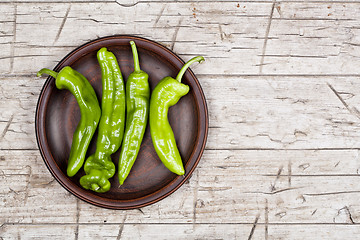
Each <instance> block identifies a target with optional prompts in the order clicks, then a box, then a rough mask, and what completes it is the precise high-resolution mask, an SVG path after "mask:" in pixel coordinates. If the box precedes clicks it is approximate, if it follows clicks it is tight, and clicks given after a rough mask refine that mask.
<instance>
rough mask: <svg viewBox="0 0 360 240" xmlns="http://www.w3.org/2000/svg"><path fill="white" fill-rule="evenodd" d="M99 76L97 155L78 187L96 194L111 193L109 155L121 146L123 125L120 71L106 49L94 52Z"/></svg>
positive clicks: (89, 163) (112, 172) (123, 94)
mask: <svg viewBox="0 0 360 240" xmlns="http://www.w3.org/2000/svg"><path fill="white" fill-rule="evenodd" d="M97 59H98V62H99V64H100V68H101V76H102V100H101V109H102V113H101V118H100V123H99V132H98V138H97V142H96V151H95V153H94V154H93V155H91V156H90V157H89V158H88V159H87V160H86V161H85V165H84V170H85V173H86V175H85V176H83V177H81V178H80V185H81V186H83V187H84V188H85V189H90V190H92V191H95V192H101V193H102V192H107V191H109V189H110V186H111V184H110V182H109V180H108V179H109V178H111V177H112V176H114V174H115V165H114V163H113V162H112V160H111V154H113V153H115V152H116V151H117V150H118V149H119V147H120V144H121V141H122V139H123V135H124V125H125V89H124V81H123V77H122V74H121V71H120V67H119V65H118V62H117V60H116V57H115V55H114V54H113V53H111V52H108V51H107V49H106V48H101V49H100V50H99V51H98V52H97Z"/></svg>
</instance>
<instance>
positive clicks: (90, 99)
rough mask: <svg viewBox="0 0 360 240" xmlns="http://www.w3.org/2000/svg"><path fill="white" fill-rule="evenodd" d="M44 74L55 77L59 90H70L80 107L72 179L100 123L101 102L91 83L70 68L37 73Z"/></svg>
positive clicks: (71, 162)
mask: <svg viewBox="0 0 360 240" xmlns="http://www.w3.org/2000/svg"><path fill="white" fill-rule="evenodd" d="M42 74H48V75H50V76H52V77H54V78H55V85H56V87H57V88H58V89H67V90H69V91H70V92H71V93H72V95H74V97H75V99H76V101H77V103H78V104H79V107H80V113H81V120H80V122H79V124H78V125H77V127H76V130H75V132H74V135H73V139H72V144H71V150H70V156H69V160H68V166H67V175H68V176H69V177H72V176H74V175H75V174H76V173H77V172H78V171H79V169H80V168H81V167H82V165H83V163H84V160H85V155H86V151H87V149H88V147H89V144H90V141H91V138H92V137H93V135H94V133H95V130H96V127H97V125H98V123H99V119H100V115H101V110H100V106H99V101H98V99H97V97H96V94H95V91H94V89H93V87H92V86H91V84H90V83H89V81H88V80H87V79H86V78H85V77H84V76H83V75H82V74H80V73H79V72H77V71H75V70H74V69H72V68H71V67H69V66H67V67H64V68H63V69H61V71H60V72H59V73H56V72H54V71H52V70H49V69H46V68H44V69H41V70H40V71H39V72H38V73H37V76H39V77H40V76H41V75H42Z"/></svg>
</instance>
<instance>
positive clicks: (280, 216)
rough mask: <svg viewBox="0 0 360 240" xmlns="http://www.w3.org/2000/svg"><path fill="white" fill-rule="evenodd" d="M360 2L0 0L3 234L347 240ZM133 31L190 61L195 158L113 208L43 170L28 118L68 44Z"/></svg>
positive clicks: (357, 140) (355, 195) (359, 78)
mask: <svg viewBox="0 0 360 240" xmlns="http://www.w3.org/2000/svg"><path fill="white" fill-rule="evenodd" d="M359 14H360V2H359V1H357V0H354V1H353V0H345V1H342V0H337V1H331V0H327V1H326V0H324V1H321V0H314V1H303V0H294V1H291V0H289V1H272V0H261V1H226V0H224V1H220V0H219V1H212V2H210V1H206V0H202V1H185V0H184V1H181V0H179V1H170V0H157V1H154V0H139V1H136V0H127V1H106V0H100V1H90V0H79V1H77V0H73V1H71V2H62V1H57V0H45V1H41V0H17V1H9V0H0V43H1V44H0V82H1V85H0V90H1V94H0V100H1V105H0V148H1V150H0V180H1V182H0V183H1V184H0V196H1V198H0V200H1V201H0V206H1V207H0V224H1V225H0V239H13V238H17V239H23V238H24V239H29V238H37V237H39V238H44V239H344V238H353V239H354V238H355V236H358V235H359V234H360V227H359V223H360V202H359V199H360V184H358V181H359V176H360V159H359V150H360V112H359V110H358V109H360V94H359V93H360V18H359ZM113 34H133V35H137V36H141V37H146V38H149V39H152V40H155V41H158V42H160V43H162V44H163V45H165V46H167V47H168V48H170V49H172V50H173V51H175V52H176V53H177V54H179V55H180V56H181V57H182V58H183V59H184V60H188V59H190V58H191V57H193V56H196V55H203V56H205V58H206V62H205V63H204V64H201V65H194V66H193V67H192V70H193V71H194V72H195V74H196V75H197V76H198V78H199V81H200V83H201V85H202V87H203V90H204V92H205V95H206V98H207V104H208V109H209V117H210V120H209V122H210V129H209V135H208V141H207V145H206V150H205V152H204V155H203V157H202V160H201V161H200V163H199V165H198V167H197V169H196V170H195V172H194V174H193V176H192V177H191V178H190V180H189V181H188V182H187V183H186V184H185V185H183V186H182V187H181V188H180V189H179V190H178V191H176V192H175V193H174V194H172V195H171V196H169V197H167V198H166V199H164V200H162V201H160V202H158V203H156V204H153V205H151V206H148V207H144V208H142V209H138V210H130V211H120V210H118V211H114V210H107V209H102V208H98V207H94V206H92V205H90V204H87V203H85V202H82V201H81V200H78V199H77V198H75V197H74V196H73V195H71V194H69V193H68V192H67V191H66V190H64V189H63V188H62V187H61V186H60V185H59V183H58V182H56V181H55V180H54V178H53V177H52V176H51V174H50V173H49V171H48V169H47V168H46V166H45V164H44V162H43V160H42V158H41V156H40V153H39V151H38V148H37V144H36V139H35V131H34V115H35V108H36V103H37V100H38V96H39V93H40V90H41V88H42V86H43V84H44V81H45V78H36V77H35V73H36V71H37V70H39V69H40V68H42V67H48V68H53V67H54V66H55V65H56V64H57V62H58V61H59V60H61V59H62V58H63V57H64V56H65V55H66V54H67V53H68V52H70V51H71V50H73V49H74V48H76V47H77V46H79V45H81V44H83V43H86V42H88V41H89V40H93V39H96V38H98V37H102V36H108V35H113Z"/></svg>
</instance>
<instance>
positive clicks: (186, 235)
mask: <svg viewBox="0 0 360 240" xmlns="http://www.w3.org/2000/svg"><path fill="white" fill-rule="evenodd" d="M252 228H253V226H252V225H250V224H249V225H225V224H224V225H216V224H202V225H194V226H193V225H191V224H189V225H183V224H167V225H162V224H150V225H148V224H140V225H139V224H124V225H121V224H119V225H114V224H103V225H93V224H91V225H79V226H76V225H55V224H49V225H36V224H35V225H5V226H3V227H2V229H0V237H2V238H4V239H13V238H17V237H19V236H26V237H27V238H36V239H44V238H47V239H64V238H66V239H155V238H156V239H184V240H185V239H247V238H248V237H250V238H251V239H263V238H264V234H265V233H264V230H263V228H264V227H263V226H255V228H254V230H253V231H252ZM349 231H351V230H350V229H349ZM60 233H61V234H60ZM250 234H251V235H250Z"/></svg>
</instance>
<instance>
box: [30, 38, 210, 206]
mask: <svg viewBox="0 0 360 240" xmlns="http://www.w3.org/2000/svg"><path fill="white" fill-rule="evenodd" d="M116 39H132V40H135V41H136V40H139V41H145V42H148V43H150V44H151V45H156V46H157V47H160V48H161V49H163V50H164V51H166V52H168V53H169V54H171V55H172V56H173V57H175V58H176V59H177V60H179V61H180V62H182V64H184V63H185V61H184V60H183V59H181V58H180V57H179V56H178V55H177V54H176V53H174V52H173V51H172V50H171V49H169V48H167V47H166V46H164V45H162V44H160V43H159V42H156V41H154V40H150V39H147V38H144V37H139V36H136V35H128V34H116V35H110V36H104V37H100V38H97V39H94V40H90V41H88V42H86V43H83V44H81V45H80V46H78V47H76V48H74V49H73V50H71V51H70V52H69V53H67V54H66V55H65V56H64V57H63V58H62V59H61V60H60V61H59V62H58V63H57V64H56V66H55V67H54V71H58V70H60V67H61V65H62V64H63V62H65V61H66V60H68V59H69V58H70V57H71V56H73V55H74V54H76V53H78V52H79V51H81V50H82V49H84V48H86V47H89V46H91V45H93V44H96V43H99V42H103V41H107V40H116ZM187 72H189V73H190V74H191V76H192V78H193V79H194V83H195V84H196V86H197V90H198V92H199V96H200V98H201V101H200V103H202V105H203V109H199V110H200V111H203V114H199V120H198V121H199V122H201V123H203V124H204V126H203V128H204V130H203V132H204V134H203V136H199V135H198V136H197V138H200V139H199V143H200V147H198V148H195V149H194V151H193V153H192V155H193V154H195V153H196V152H197V151H198V153H196V154H198V157H197V158H196V160H195V162H194V164H193V166H192V167H191V169H190V170H189V171H188V172H187V173H185V175H184V177H182V176H177V177H175V178H174V180H172V181H171V182H170V183H168V184H167V185H166V186H165V187H164V188H161V189H159V190H157V191H155V192H152V193H151V194H153V193H156V192H158V191H160V190H162V189H166V188H168V187H169V186H172V185H173V184H174V182H175V181H176V180H177V179H179V177H182V179H180V182H179V183H176V185H175V186H172V189H170V190H169V191H166V192H165V194H162V195H160V196H159V197H156V198H155V199H152V200H150V201H146V202H143V203H139V204H134V205H129V206H119V205H116V204H111V205H110V204H103V203H99V202H94V201H92V200H90V199H88V198H86V197H84V196H83V195H81V194H79V193H78V192H77V191H75V190H73V189H71V188H70V187H69V186H68V185H67V184H66V183H65V182H64V181H63V179H62V178H61V177H59V176H58V175H57V173H56V172H55V171H54V170H53V168H52V166H51V164H50V162H49V159H47V156H46V155H47V153H46V151H45V149H46V146H43V142H46V140H44V139H41V135H42V132H45V130H41V129H40V127H39V122H41V115H40V110H41V109H40V105H42V104H43V102H44V101H43V99H44V97H45V95H46V94H45V90H46V89H47V88H48V87H49V85H50V84H51V81H52V79H53V78H52V77H51V76H49V77H47V79H46V80H45V82H44V84H43V86H42V88H41V91H40V93H39V97H38V101H37V104H36V110H35V135H36V142H37V145H38V149H39V151H40V155H41V157H42V159H43V161H44V163H45V165H46V167H47V168H48V170H49V172H50V173H51V175H52V176H53V177H54V179H56V181H57V182H58V183H59V184H60V185H61V186H62V187H63V188H64V189H66V190H67V191H68V192H69V193H71V194H72V195H74V196H75V197H77V198H79V199H81V200H83V201H84V202H86V203H90V204H91V205H93V206H97V207H102V208H107V209H113V210H130V209H138V208H142V207H145V206H149V205H152V204H154V203H156V202H159V201H161V200H162V199H164V198H166V197H168V196H169V195H171V194H173V193H174V192H175V191H177V190H178V189H179V188H180V187H181V186H182V185H183V184H184V183H185V182H186V181H187V180H188V179H189V178H190V177H191V176H192V173H193V172H194V170H195V169H196V167H197V165H198V163H199V162H200V160H201V158H202V155H203V152H204V150H205V146H206V143H207V137H208V129H209V115H208V107H207V102H206V98H205V94H204V91H203V89H202V87H201V85H200V82H199V80H198V79H197V77H196V75H195V74H194V73H193V71H192V70H191V69H190V68H188V71H187ZM196 106H197V107H199V104H196ZM44 109H45V110H46V105H45V106H43V107H42V112H43V113H45V112H46V111H45V110H44ZM200 127H201V124H200ZM199 132H201V129H200V130H199ZM201 141H202V142H201ZM48 152H50V153H51V151H50V150H48ZM49 155H50V157H51V160H52V161H53V162H54V164H53V165H55V166H56V167H57V168H58V170H59V171H61V170H60V168H59V167H58V165H57V164H55V160H54V159H53V157H52V155H51V154H49ZM190 158H191V155H190ZM69 183H70V185H73V184H74V185H75V183H73V182H72V181H69ZM83 190H84V191H85V189H83ZM147 196H149V195H145V196H143V197H140V198H136V199H142V198H146V197H147ZM107 199H108V200H109V201H111V202H115V203H117V202H122V203H124V202H131V200H113V199H109V198H107Z"/></svg>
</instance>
